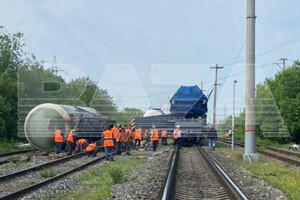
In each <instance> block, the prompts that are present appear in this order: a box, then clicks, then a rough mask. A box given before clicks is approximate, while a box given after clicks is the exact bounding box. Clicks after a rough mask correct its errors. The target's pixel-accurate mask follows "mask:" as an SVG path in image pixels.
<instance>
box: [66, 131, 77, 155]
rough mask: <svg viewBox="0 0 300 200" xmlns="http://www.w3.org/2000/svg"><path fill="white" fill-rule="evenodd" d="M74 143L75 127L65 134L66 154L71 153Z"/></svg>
mask: <svg viewBox="0 0 300 200" xmlns="http://www.w3.org/2000/svg"><path fill="white" fill-rule="evenodd" d="M75 143H76V127H75V128H73V129H72V130H70V132H69V133H68V135H67V146H68V155H72V153H73V150H74V147H75Z"/></svg>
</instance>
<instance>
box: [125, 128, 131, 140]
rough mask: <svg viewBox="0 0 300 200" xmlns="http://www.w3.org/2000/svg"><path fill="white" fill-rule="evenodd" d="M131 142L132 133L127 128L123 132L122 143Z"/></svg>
mask: <svg viewBox="0 0 300 200" xmlns="http://www.w3.org/2000/svg"><path fill="white" fill-rule="evenodd" d="M131 140H132V131H131V130H130V129H129V128H127V129H126V130H125V135H124V142H131Z"/></svg>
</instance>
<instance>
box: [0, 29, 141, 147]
mask: <svg viewBox="0 0 300 200" xmlns="http://www.w3.org/2000/svg"><path fill="white" fill-rule="evenodd" d="M1 29H2V30H1V33H0V139H1V141H3V140H4V141H10V140H23V139H22V138H19V137H18V127H19V128H20V127H21V128H23V124H24V120H25V117H26V115H27V114H28V112H29V111H30V110H31V109H32V108H33V107H35V106H36V105H39V104H41V103H59V104H67V105H75V106H89V107H93V108H95V109H96V110H97V111H99V112H100V113H101V114H102V115H104V116H108V117H110V118H112V119H116V120H117V122H118V123H120V124H125V125H128V124H130V120H131V119H132V117H134V116H136V115H141V114H143V111H141V110H139V109H135V108H125V109H124V110H122V111H118V107H117V105H116V104H115V103H114V101H113V99H112V97H111V96H109V95H108V92H107V91H106V90H103V89H101V88H99V87H98V85H97V84H96V83H95V82H94V81H92V80H91V79H90V78H88V77H81V78H77V79H73V80H71V81H68V82H67V81H65V80H64V78H63V77H61V76H60V75H58V74H57V73H55V71H53V70H51V69H46V68H45V67H44V66H43V65H44V62H43V61H39V60H37V58H36V57H35V56H34V55H33V54H30V53H28V52H26V51H24V47H25V45H26V44H25V40H24V35H23V34H22V33H19V32H18V33H8V32H7V31H6V30H5V29H4V28H1ZM21 131H23V130H21Z"/></svg>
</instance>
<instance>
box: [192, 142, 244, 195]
mask: <svg viewBox="0 0 300 200" xmlns="http://www.w3.org/2000/svg"><path fill="white" fill-rule="evenodd" d="M197 149H198V151H199V152H200V154H201V155H202V157H203V158H204V159H205V160H206V162H207V163H208V164H209V165H210V166H211V168H212V169H213V171H214V172H215V174H216V175H217V177H218V178H219V179H220V181H221V182H222V183H223V185H224V186H226V188H227V189H228V191H229V192H230V193H231V196H232V197H233V198H234V199H243V200H247V199H248V198H247V197H246V195H245V194H244V193H243V192H242V191H241V190H240V189H239V187H238V186H237V185H236V184H235V183H234V181H232V180H231V178H230V177H229V176H228V175H227V174H226V173H225V171H224V170H223V169H222V168H221V167H220V165H219V164H218V163H217V161H216V160H215V159H214V158H213V157H212V156H210V155H208V154H207V153H206V152H205V151H204V150H203V149H202V148H201V147H197Z"/></svg>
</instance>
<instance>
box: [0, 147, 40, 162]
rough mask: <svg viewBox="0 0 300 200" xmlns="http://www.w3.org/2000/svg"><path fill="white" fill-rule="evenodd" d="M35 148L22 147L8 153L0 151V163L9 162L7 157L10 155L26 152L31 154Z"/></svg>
mask: <svg viewBox="0 0 300 200" xmlns="http://www.w3.org/2000/svg"><path fill="white" fill-rule="evenodd" d="M34 152H35V149H24V150H20V151H14V152H9V153H1V154H0V165H1V164H4V163H7V162H9V160H8V158H10V157H12V156H17V155H22V154H24V155H26V154H31V153H34Z"/></svg>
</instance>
